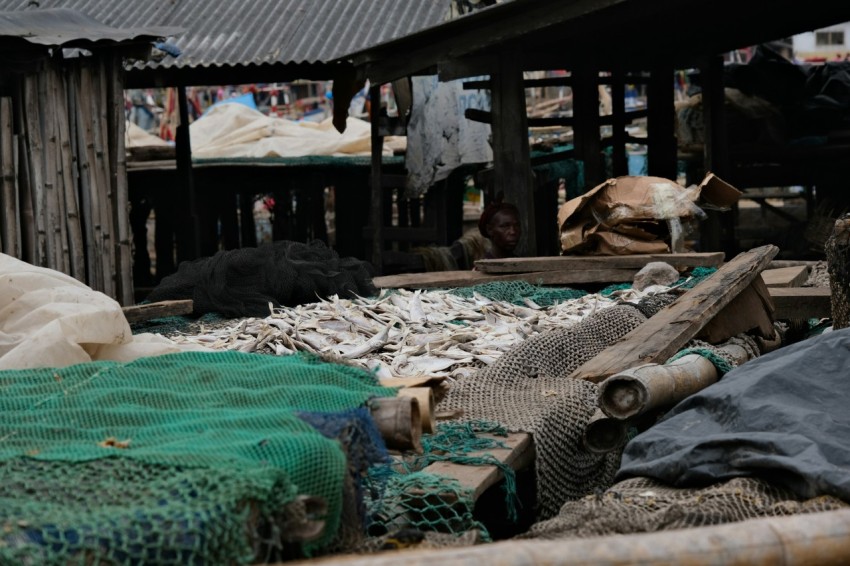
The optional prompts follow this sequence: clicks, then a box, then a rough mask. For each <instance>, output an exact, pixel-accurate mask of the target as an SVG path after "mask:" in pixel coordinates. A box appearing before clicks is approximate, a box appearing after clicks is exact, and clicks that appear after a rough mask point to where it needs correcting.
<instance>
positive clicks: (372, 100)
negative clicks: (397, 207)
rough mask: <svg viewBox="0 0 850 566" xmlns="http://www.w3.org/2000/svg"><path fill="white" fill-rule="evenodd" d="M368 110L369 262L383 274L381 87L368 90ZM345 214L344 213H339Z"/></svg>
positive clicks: (377, 86) (377, 273)
mask: <svg viewBox="0 0 850 566" xmlns="http://www.w3.org/2000/svg"><path fill="white" fill-rule="evenodd" d="M369 108H370V112H371V123H372V175H371V185H372V198H371V203H372V207H371V214H370V224H371V225H372V256H371V258H370V259H371V262H372V265H373V266H374V267H375V274H376V275H381V273H383V263H384V230H383V224H384V201H383V196H384V195H383V190H384V189H383V185H382V183H381V157H382V149H383V147H384V138H383V137H382V136H381V134H380V133H379V122H380V114H381V85H375V86H372V87H371V88H370V89H369ZM341 212H342V214H345V213H346V211H341Z"/></svg>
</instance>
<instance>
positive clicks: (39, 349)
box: [0, 254, 198, 370]
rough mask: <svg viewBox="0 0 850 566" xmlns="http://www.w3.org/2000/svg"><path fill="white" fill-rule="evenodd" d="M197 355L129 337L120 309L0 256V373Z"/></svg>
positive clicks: (152, 338) (56, 276)
mask: <svg viewBox="0 0 850 566" xmlns="http://www.w3.org/2000/svg"><path fill="white" fill-rule="evenodd" d="M187 349H194V350H197V349H198V348H197V347H189V348H187V347H186V346H183V345H178V344H176V343H174V342H172V341H171V340H168V339H167V338H164V337H162V336H159V335H154V334H139V335H136V336H133V334H132V332H131V330H130V325H129V324H128V323H127V319H126V318H125V317H124V313H123V312H122V310H121V306H120V305H119V304H118V303H117V302H115V301H114V300H113V299H111V298H109V297H108V296H106V295H104V294H103V293H100V292H98V291H94V290H92V289H91V288H89V287H87V286H86V285H84V284H83V283H80V282H79V281H77V280H76V279H74V278H73V277H70V276H68V275H65V274H64V273H60V272H58V271H54V270H52V269H46V268H43V267H36V266H33V265H30V264H28V263H25V262H23V261H21V260H19V259H15V258H13V257H11V256H8V255H6V254H0V370H5V369H26V368H40V367H65V366H69V365H73V364H78V363H84V362H89V361H92V360H115V361H131V360H134V359H136V358H140V357H144V356H157V355H161V354H170V353H176V352H181V351H185V350H187Z"/></svg>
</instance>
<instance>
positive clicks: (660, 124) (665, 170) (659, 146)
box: [646, 65, 677, 181]
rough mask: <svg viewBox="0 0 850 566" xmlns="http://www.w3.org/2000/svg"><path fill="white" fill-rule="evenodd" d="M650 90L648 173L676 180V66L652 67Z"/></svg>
mask: <svg viewBox="0 0 850 566" xmlns="http://www.w3.org/2000/svg"><path fill="white" fill-rule="evenodd" d="M647 91H648V94H649V96H648V98H649V100H648V101H647V104H648V110H649V121H648V124H647V127H646V128H647V135H648V137H649V139H650V140H651V141H650V143H649V149H648V154H647V172H648V173H649V174H650V175H654V176H656V177H663V178H665V179H672V180H674V181H675V180H676V174H677V161H676V133H675V118H676V110H675V106H674V93H673V67H672V66H668V65H657V66H656V67H655V68H653V69H652V72H651V74H650V78H649V85H648V89H647Z"/></svg>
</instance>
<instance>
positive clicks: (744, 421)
mask: <svg viewBox="0 0 850 566" xmlns="http://www.w3.org/2000/svg"><path fill="white" fill-rule="evenodd" d="M848 407H850V329H845V330H840V331H836V332H830V333H827V334H823V335H821V336H818V337H815V338H811V339H809V340H806V341H804V342H799V343H797V344H793V345H791V346H788V347H786V348H782V349H780V350H777V351H775V352H772V353H770V354H768V355H766V356H763V357H761V358H758V359H756V360H754V361H751V362H748V363H746V364H744V365H743V366H741V367H739V368H737V369H734V370H733V371H731V372H729V373H728V374H726V376H725V377H724V378H723V379H722V380H721V381H720V382H718V383H716V384H714V385H712V386H710V387H708V388H706V389H704V390H702V391H701V392H699V393H697V394H696V395H693V396H691V397H688V398H687V399H686V400H685V401H683V402H682V403H680V404H679V405H677V406H676V407H675V408H673V409H672V410H671V411H670V412H669V413H668V414H667V416H666V417H665V418H664V419H663V420H662V421H661V422H659V423H658V424H656V425H655V426H653V427H652V428H650V429H649V430H648V431H646V432H644V433H643V434H640V435H638V436H637V437H635V438H634V439H633V440H632V441H631V442H630V443H629V444H628V445H627V446H626V450H625V452H624V454H623V461H622V465H621V467H620V471H619V472H618V479H624V478H626V477H630V476H647V477H651V478H655V479H658V480H660V481H662V482H664V483H667V484H670V485H673V486H676V487H701V486H705V485H708V484H713V483H716V482H721V481H725V480H728V479H731V478H735V477H742V476H756V477H760V478H763V479H765V480H768V481H770V482H771V483H774V484H776V485H780V486H783V487H786V488H788V489H790V490H792V491H793V492H795V493H796V494H798V495H799V496H800V497H803V498H811V497H816V496H818V495H834V496H836V497H839V498H841V499H843V500H845V501H850V411H848Z"/></svg>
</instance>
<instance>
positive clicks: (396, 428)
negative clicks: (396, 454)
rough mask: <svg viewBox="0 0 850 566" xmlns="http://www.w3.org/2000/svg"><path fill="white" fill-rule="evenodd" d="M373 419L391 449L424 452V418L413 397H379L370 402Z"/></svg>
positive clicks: (417, 402)
mask: <svg viewBox="0 0 850 566" xmlns="http://www.w3.org/2000/svg"><path fill="white" fill-rule="evenodd" d="M369 410H370V412H371V413H372V420H373V421H374V422H375V426H377V428H378V431H379V432H380V433H381V437H382V438H383V439H384V442H385V443H386V445H387V448H389V449H391V450H413V451H415V452H418V453H421V452H422V444H421V441H420V440H421V438H422V418H421V416H420V415H421V414H420V412H419V401H417V400H416V399H415V398H413V397H379V398H376V399H372V400H371V401H370V402H369Z"/></svg>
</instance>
